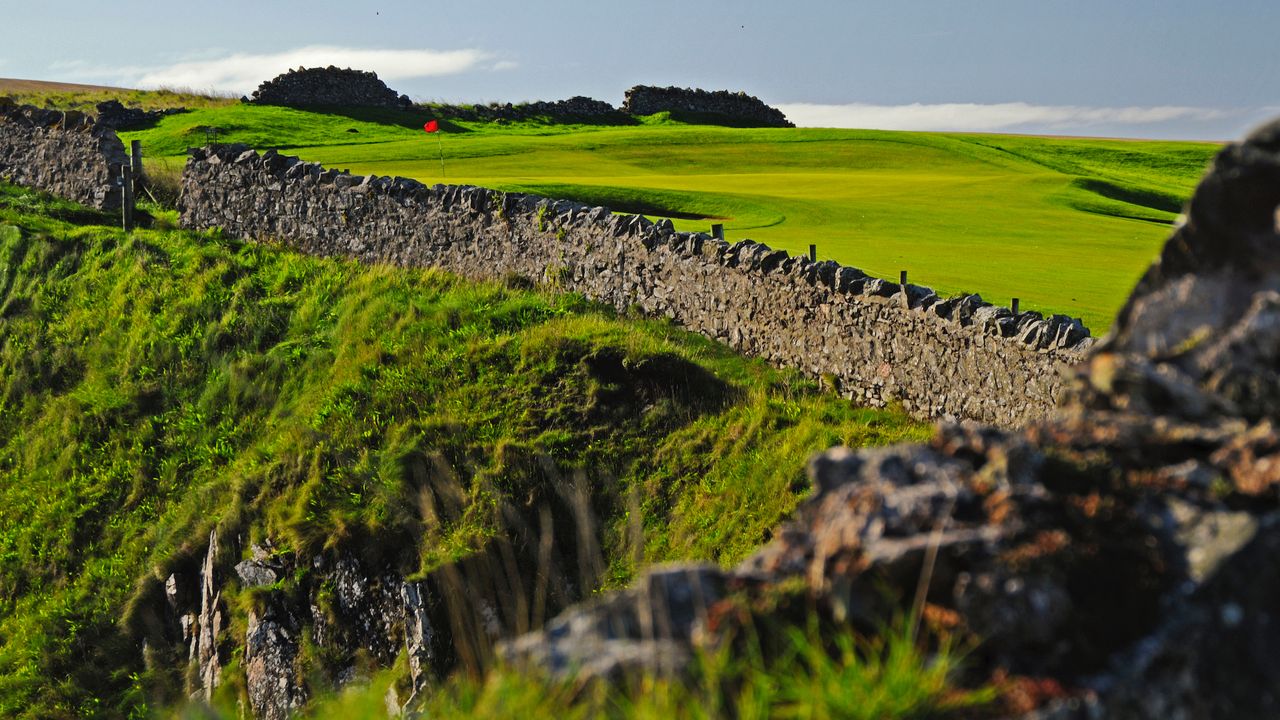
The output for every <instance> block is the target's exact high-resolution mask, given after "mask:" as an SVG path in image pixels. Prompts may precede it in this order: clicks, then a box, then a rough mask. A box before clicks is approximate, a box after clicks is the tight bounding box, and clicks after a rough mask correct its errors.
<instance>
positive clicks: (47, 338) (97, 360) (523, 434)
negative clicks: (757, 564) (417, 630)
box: [0, 186, 927, 718]
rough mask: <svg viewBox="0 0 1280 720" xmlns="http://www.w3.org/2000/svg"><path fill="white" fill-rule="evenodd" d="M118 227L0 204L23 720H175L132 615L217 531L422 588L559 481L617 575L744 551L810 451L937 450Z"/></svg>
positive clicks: (813, 401)
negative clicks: (454, 482)
mask: <svg viewBox="0 0 1280 720" xmlns="http://www.w3.org/2000/svg"><path fill="white" fill-rule="evenodd" d="M111 222H112V221H111V219H110V218H105V217H102V216H99V215H97V214H96V213H94V212H92V211H88V210H85V209H84V208H78V207H75V206H72V205H70V204H67V203H64V202H60V201H54V200H51V199H49V198H47V197H43V196H39V195H35V194H32V193H30V192H26V191H23V190H19V189H16V188H13V187H11V186H0V508H3V513H0V714H4V715H6V716H15V717H33V718H34V717H41V718H47V717H73V716H80V715H104V716H122V715H130V714H136V713H139V712H142V711H143V709H144V708H146V707H147V706H148V704H149V703H152V702H155V697H154V695H148V694H147V693H148V692H151V691H150V690H148V688H149V687H150V686H149V685H148V684H147V683H148V682H151V680H149V679H148V677H147V676H146V674H145V673H144V672H143V667H142V658H141V651H140V648H139V646H138V644H137V641H136V639H135V638H134V637H133V636H131V635H130V634H129V632H128V631H127V630H128V627H127V622H122V620H121V618H122V616H127V615H128V613H127V607H128V605H129V602H130V598H131V597H132V596H133V595H134V593H135V591H136V590H137V588H139V587H141V586H143V585H145V584H146V583H153V582H156V579H157V578H163V577H164V576H165V575H166V574H167V572H168V570H169V568H171V567H173V566H174V565H175V564H176V563H182V562H190V559H191V558H192V557H193V556H194V555H197V554H198V553H200V552H202V543H203V538H204V537H206V536H207V534H208V531H209V530H210V528H212V527H214V526H219V527H222V528H234V529H237V531H238V532H243V533H244V534H245V536H246V539H251V538H260V537H262V536H270V537H271V538H272V539H273V540H274V541H275V542H276V543H277V544H278V545H279V546H280V547H281V548H283V549H285V550H295V551H297V552H299V553H308V552H315V551H320V550H323V549H324V548H328V547H334V546H337V545H342V544H344V543H362V542H365V543H367V542H373V543H376V544H378V546H379V547H380V548H382V551H381V552H382V554H383V555H384V556H387V557H389V558H390V560H391V561H393V562H394V563H396V564H397V566H398V567H400V568H402V569H403V571H405V572H406V573H409V574H411V575H412V574H414V573H422V572H426V571H429V570H430V569H431V568H432V567H434V566H435V565H437V564H438V563H440V562H444V561H447V560H449V559H451V558H456V557H459V556H462V555H466V554H467V553H469V552H471V551H472V549H474V548H476V547H478V546H479V545H480V544H481V543H483V541H484V539H485V538H486V537H489V536H491V535H492V534H494V533H498V532H501V531H502V525H501V522H500V520H499V516H500V514H501V509H502V508H503V507H504V506H505V505H506V504H509V503H519V502H521V501H522V499H523V498H524V497H526V496H527V495H528V494H530V493H536V492H538V491H539V488H540V487H541V486H542V485H543V484H544V483H546V482H547V481H548V477H549V476H551V475H558V476H563V477H580V478H584V479H585V480H586V481H587V482H588V487H589V488H590V489H591V493H592V507H593V509H594V511H595V512H596V515H597V520H598V525H599V533H598V535H599V540H598V542H599V546H600V549H599V552H600V555H601V558H602V561H603V563H604V564H605V566H606V569H607V572H606V573H605V575H604V576H603V579H602V581H601V582H602V583H603V584H606V585H609V584H617V583H621V582H624V581H625V580H626V579H627V578H628V577H629V576H630V575H631V574H632V573H633V572H634V570H635V568H636V567H637V566H638V565H642V564H645V563H648V562H652V561H656V560H666V559H686V558H705V559H711V560H716V561H720V562H725V563H730V562H734V561H736V560H738V559H740V558H741V557H743V556H744V555H745V554H746V553H748V552H750V551H751V550H752V549H753V548H755V547H756V546H757V545H759V543H760V542H761V540H762V539H763V537H764V536H765V534H766V533H767V532H768V531H769V530H770V529H771V528H772V527H774V526H775V525H776V524H777V523H778V521H779V520H781V519H782V518H783V517H785V516H786V515H787V514H789V513H790V512H791V511H792V509H793V508H794V507H795V504H796V502H797V500H798V498H799V497H800V496H802V494H803V493H804V492H805V483H804V479H803V470H802V469H803V465H804V460H805V458H806V457H807V456H808V455H809V454H810V453H811V452H813V451H815V450H819V449H822V448H825V447H827V446H829V445H831V444H834V443H837V442H843V443H848V444H851V445H855V446H856V445H867V444H880V443H887V442H893V441H898V440H914V439H920V438H922V437H924V436H925V434H926V433H927V430H926V428H924V427H923V426H921V425H920V424H918V423H914V422H912V421H910V420H908V419H906V418H905V417H904V416H902V415H901V414H897V413H894V412H880V411H870V410H863V409H858V408H854V407H852V406H850V405H849V404H848V403H847V402H845V401H843V400H841V399H839V398H836V397H833V396H831V395H828V394H824V393H822V392H820V391H819V389H818V388H817V387H815V386H814V385H813V384H812V383H809V382H807V381H805V380H803V379H801V378H799V377H798V376H796V375H795V374H792V373H787V372H780V371H777V370H774V369H771V368H769V367H767V366H765V365H764V364H762V363H759V362H755V361H749V360H745V359H743V358H741V357H738V356H736V355H734V354H732V353H731V352H729V351H728V350H726V349H725V348H723V347H720V346H718V345H716V344H714V343H711V342H709V341H707V340H705V339H703V338H700V337H698V336H695V335H692V334H689V333H686V332H683V331H681V330H679V329H678V328H676V327H673V326H672V325H670V324H669V323H664V322H657V321H651V320H639V319H631V318H619V317H616V316H615V315H614V314H613V313H611V312H608V311H606V310H603V309H601V308H600V307H597V306H594V305H592V304H590V303H587V302H585V301H584V300H582V299H581V298H578V297H574V296H564V295H556V294H550V293H545V292H541V291H538V290H536V289H522V288H525V287H526V284H525V283H524V282H523V281H518V280H515V279H513V281H512V282H511V283H507V284H494V283H489V284H472V283H467V282H463V281H461V280H459V279H457V278H454V277H451V276H448V275H445V274H443V273H440V272H436V271H430V270H398V269H390V268H384V267H363V266H359V265H356V264H352V263H347V262H340V261H334V260H322V259H314V258H307V257H301V256H298V255H295V254H292V253H289V252H285V251H282V250H279V249H276V248H272V247H267V246H260V245H249V244H241V243H238V242H232V241H228V240H224V239H222V238H220V237H219V236H218V235H217V234H199V235H197V234H190V233H185V232H179V231H173V230H164V229H152V230H139V231H136V232H134V233H132V234H130V235H125V234H123V233H121V232H120V231H119V230H116V229H114V228H112V227H109V226H108V225H109V224H110V223H111ZM159 225H163V223H157V226H159ZM531 459H534V460H537V462H532V461H531ZM548 463H549V464H548ZM424 467H446V468H449V469H450V471H451V472H452V473H454V474H455V475H456V477H457V478H458V482H459V483H460V486H461V488H462V490H463V495H462V497H463V498H464V503H463V504H464V508H463V509H462V511H461V512H459V513H458V514H457V515H456V517H455V518H454V519H452V520H450V521H449V522H446V523H429V522H427V521H426V520H425V519H424V517H423V515H422V510H421V505H420V502H419V500H420V497H419V492H420V490H421V488H420V487H419V484H420V474H421V472H422V468H424ZM548 468H550V469H548ZM631 499H634V502H633V501H632V500H631ZM636 513H638V514H639V520H640V521H639V522H638V523H637V522H636V517H635V516H636ZM636 526H638V528H639V530H640V532H632V531H631V530H632V528H634V527H636ZM170 690H172V688H170ZM170 699H171V700H172V699H173V698H170Z"/></svg>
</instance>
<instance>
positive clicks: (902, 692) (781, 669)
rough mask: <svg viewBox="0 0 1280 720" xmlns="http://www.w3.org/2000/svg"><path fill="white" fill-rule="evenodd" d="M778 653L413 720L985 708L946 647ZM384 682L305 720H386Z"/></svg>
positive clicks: (849, 716) (805, 644) (494, 682)
mask: <svg viewBox="0 0 1280 720" xmlns="http://www.w3.org/2000/svg"><path fill="white" fill-rule="evenodd" d="M779 644H780V646H781V647H780V649H779V650H778V651H777V652H775V653H770V654H771V655H772V656H771V657H769V658H766V657H765V655H766V653H763V652H761V649H760V647H759V646H758V645H757V644H753V643H743V644H742V646H743V647H741V648H740V650H739V653H738V656H736V657H735V656H734V655H733V654H731V653H730V652H729V651H728V648H729V646H725V647H723V648H722V649H721V650H719V651H717V652H704V653H702V654H701V655H699V656H698V657H697V658H696V659H695V662H694V670H693V672H692V673H691V674H692V677H691V678H689V679H688V680H684V681H681V682H673V681H670V680H662V679H652V678H639V679H635V678H633V679H631V680H630V681H629V682H623V683H620V684H617V685H603V684H595V685H591V686H587V687H585V688H584V687H582V686H581V685H580V684H578V683H574V682H572V681H570V682H553V681H549V680H546V679H544V678H540V677H537V676H531V675H529V674H525V673H520V672H516V671H514V670H512V669H509V668H498V669H496V670H495V671H494V672H491V673H490V674H488V675H487V676H486V677H485V678H483V679H475V678H470V677H465V676H458V677H454V678H451V679H450V681H449V682H447V683H445V684H444V685H443V686H441V687H439V688H436V689H434V690H433V692H432V694H431V696H430V697H429V698H428V700H427V703H426V706H425V707H424V708H423V714H424V716H426V717H440V718H458V719H459V720H461V719H464V718H476V719H481V718H483V719H486V720H487V719H489V718H512V719H513V720H514V719H516V718H520V719H524V718H529V719H531V720H539V719H545V720H577V719H579V718H581V719H583V720H586V719H587V718H598V717H607V718H652V719H653V720H666V719H669V718H679V719H681V720H684V719H687V720H704V719H705V720H716V719H717V718H725V717H736V718H740V719H741V720H754V719H755V718H759V719H761V720H764V719H766V718H788V719H796V720H800V719H802V718H839V719H841V720H895V719H897V718H922V717H935V718H936V717H947V716H948V713H950V712H954V711H962V710H964V709H972V708H976V707H984V708H989V707H990V703H992V702H993V701H994V700H995V699H996V698H995V692H994V689H993V688H983V689H979V690H973V691H958V690H957V689H956V686H955V681H956V676H957V674H958V670H959V669H960V667H961V663H962V660H963V656H962V655H961V654H960V653H958V652H956V651H955V650H954V649H953V648H952V647H951V646H950V645H949V644H947V643H943V644H942V646H941V647H940V648H939V649H938V650H937V651H936V652H934V653H933V654H932V655H926V653H923V652H922V651H921V649H920V645H919V643H918V642H917V641H915V640H914V639H912V637H911V634H910V633H909V632H904V631H903V630H902V629H901V628H898V629H890V630H887V631H886V632H884V633H883V634H882V635H881V636H880V637H878V638H876V639H871V640H858V639H856V635H855V633H854V631H853V630H851V629H847V628H846V629H843V630H842V631H840V632H829V633H827V634H825V635H823V634H819V633H818V632H817V631H816V630H813V629H810V630H808V631H805V630H801V629H797V628H792V629H791V630H790V631H789V632H787V633H785V634H784V635H783V637H782V638H780V639H779ZM392 680H393V678H390V677H383V678H379V679H378V680H376V681H375V682H373V683H371V684H370V685H367V686H363V687H355V688H352V689H349V690H347V691H345V692H343V693H341V694H339V695H337V696H335V697H329V698H324V699H322V700H321V701H320V702H319V703H317V704H316V706H315V707H314V708H312V710H311V712H310V713H308V717H312V718H317V719H318V720H319V719H325V718H332V719H334V720H337V719H338V718H342V719H344V720H345V719H352V720H355V719H366V718H367V719H369V720H373V719H374V718H381V717H385V714H386V708H385V705H384V701H383V698H384V696H385V693H386V690H387V688H388V686H389V685H390V683H391V681H392ZM232 716H233V713H232V712H226V713H224V714H223V716H222V717H227V718H229V717H232ZM950 716H951V717H955V715H950ZM960 716H961V717H963V716H964V715H963V714H962V715H960Z"/></svg>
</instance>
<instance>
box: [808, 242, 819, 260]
mask: <svg viewBox="0 0 1280 720" xmlns="http://www.w3.org/2000/svg"><path fill="white" fill-rule="evenodd" d="M809 261H810V262H818V246H817V245H814V244H813V243H809Z"/></svg>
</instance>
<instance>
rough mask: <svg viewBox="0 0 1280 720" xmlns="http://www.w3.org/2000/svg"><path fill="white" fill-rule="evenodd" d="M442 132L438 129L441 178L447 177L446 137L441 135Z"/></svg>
mask: <svg viewBox="0 0 1280 720" xmlns="http://www.w3.org/2000/svg"><path fill="white" fill-rule="evenodd" d="M440 135H441V132H440V131H439V130H437V131H436V146H437V147H439V148H440V179H441V180H443V179H444V178H445V174H444V138H441V137H440Z"/></svg>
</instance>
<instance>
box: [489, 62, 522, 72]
mask: <svg viewBox="0 0 1280 720" xmlns="http://www.w3.org/2000/svg"><path fill="white" fill-rule="evenodd" d="M518 67H520V63H517V62H513V61H511V60H499V61H498V62H496V63H494V64H493V67H492V68H491V69H492V70H493V71H494V72H501V71H503V70H515V69H516V68H518Z"/></svg>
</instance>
